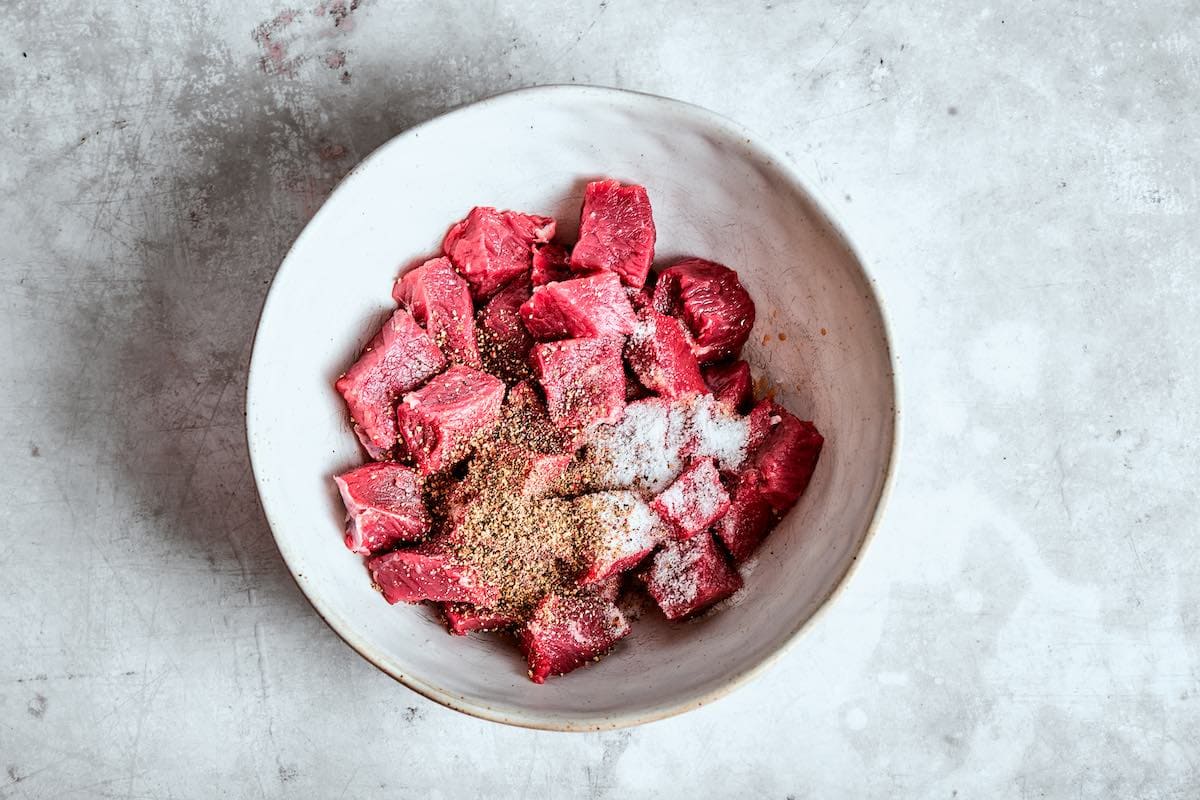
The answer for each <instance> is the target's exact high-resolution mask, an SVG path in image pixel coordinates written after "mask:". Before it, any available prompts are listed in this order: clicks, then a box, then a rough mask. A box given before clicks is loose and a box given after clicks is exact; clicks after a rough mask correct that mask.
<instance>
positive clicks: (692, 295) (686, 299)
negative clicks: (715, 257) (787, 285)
mask: <svg viewBox="0 0 1200 800" xmlns="http://www.w3.org/2000/svg"><path fill="white" fill-rule="evenodd" d="M654 307H655V308H656V309H658V310H659V311H661V312H662V313H664V314H670V315H671V316H674V317H679V318H680V319H682V320H683V321H684V323H685V324H686V325H687V328H688V331H689V332H690V333H691V335H692V345H693V348H694V350H695V353H696V358H697V359H699V361H700V363H701V364H708V363H712V362H714V361H722V360H724V359H727V358H736V357H737V356H738V354H739V353H740V352H741V350H742V345H744V344H745V343H746V340H747V339H748V338H750V329H751V328H753V327H754V301H753V300H751V299H750V294H749V292H747V291H746V287H744V286H742V282H741V281H739V280H738V276H737V273H736V272H734V271H733V270H731V269H730V268H729V267H726V266H723V265H721V264H717V263H716V262H713V261H705V260H704V259H702V258H689V259H685V260H683V261H680V262H679V263H677V264H675V265H673V266H670V267H667V268H666V269H664V270H663V271H662V272H661V273H659V275H658V282H657V283H656V284H655V285H654Z"/></svg>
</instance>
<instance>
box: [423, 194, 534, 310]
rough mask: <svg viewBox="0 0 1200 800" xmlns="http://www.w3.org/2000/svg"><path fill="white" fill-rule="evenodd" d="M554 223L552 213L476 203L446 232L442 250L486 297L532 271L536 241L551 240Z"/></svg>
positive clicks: (476, 292) (473, 290) (476, 291)
mask: <svg viewBox="0 0 1200 800" xmlns="http://www.w3.org/2000/svg"><path fill="white" fill-rule="evenodd" d="M554 227H555V225H554V220H553V219H550V218H549V217H539V216H537V215H534V214H519V213H517V212H515V211H498V210H496V209H494V208H488V207H483V206H477V207H475V208H473V209H471V212H470V213H469V214H467V216H466V218H465V219H463V220H461V221H459V222H456V223H454V225H452V226H451V227H450V230H449V231H447V232H446V238H445V239H444V240H443V241H442V250H443V251H444V252H445V253H446V255H447V256H448V257H449V258H450V261H451V262H453V263H454V268H455V269H457V270H458V271H459V273H460V274H461V275H462V276H463V277H464V278H466V279H467V283H469V284H471V293H472V295H473V296H474V297H475V299H476V300H479V301H483V300H487V299H488V298H490V297H491V296H492V295H494V294H495V293H496V292H497V291H499V290H500V287H502V286H503V285H504V284H506V283H508V282H509V281H510V280H512V279H513V278H515V277H517V276H518V275H522V274H524V273H526V272H528V271H529V269H530V267H531V265H532V262H533V248H534V245H535V244H544V243H546V242H549V241H550V240H551V239H552V238H553V237H554Z"/></svg>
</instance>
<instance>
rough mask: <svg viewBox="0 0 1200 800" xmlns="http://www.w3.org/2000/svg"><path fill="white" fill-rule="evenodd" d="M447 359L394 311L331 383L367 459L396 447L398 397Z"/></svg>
mask: <svg viewBox="0 0 1200 800" xmlns="http://www.w3.org/2000/svg"><path fill="white" fill-rule="evenodd" d="M445 366H446V358H445V356H443V355H442V351H441V350H439V349H438V348H437V345H435V344H434V343H433V340H432V339H431V338H429V335H428V334H426V333H425V331H424V330H422V329H421V326H420V325H418V324H417V322H416V320H414V319H413V318H412V315H411V314H409V313H408V312H407V311H405V310H403V309H400V310H398V311H396V312H395V313H394V314H392V316H391V317H390V318H389V319H388V321H387V322H385V323H384V325H383V328H382V329H380V331H379V333H377V334H375V336H374V338H372V339H371V341H370V342H369V343H368V344H367V346H366V348H364V349H363V352H362V355H360V356H359V357H358V361H355V362H354V366H352V367H350V369H348V370H346V374H345V375H343V376H342V377H340V378H338V380H337V383H336V384H335V386H336V388H337V390H338V392H339V393H340V394H341V395H342V397H343V398H345V400H346V405H347V406H349V408H350V418H351V419H352V420H354V424H355V433H357V434H358V438H359V439H360V440H362V443H363V446H364V447H365V448H366V449H367V453H368V454H370V456H371V458H374V459H376V460H379V459H383V458H386V457H387V456H388V455H389V454H390V453H391V451H392V448H393V447H395V445H396V414H395V408H396V400H397V398H399V397H400V395H402V394H404V393H405V392H409V391H412V390H413V389H415V388H417V387H418V386H420V385H421V384H422V383H424V382H425V381H426V380H427V379H428V378H430V377H432V376H434V375H436V374H437V373H439V372H441V371H442V369H444V368H445Z"/></svg>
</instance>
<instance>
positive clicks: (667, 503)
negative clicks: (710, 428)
mask: <svg viewBox="0 0 1200 800" xmlns="http://www.w3.org/2000/svg"><path fill="white" fill-rule="evenodd" d="M650 507H651V508H652V509H654V512H655V513H656V514H658V516H659V518H661V519H662V520H664V521H665V522H667V523H668V524H669V525H670V526H671V529H672V531H673V532H674V534H675V537H676V538H678V539H689V538H691V537H692V536H695V535H696V534H697V533H700V532H701V531H703V530H705V529H707V528H708V526H709V525H712V524H713V523H714V522H716V521H717V518H719V517H720V516H721V515H722V514H724V513H725V512H726V511H728V510H729V493H728V492H726V491H725V487H724V486H723V485H722V484H721V474H720V473H719V472H718V471H717V464H716V462H715V461H713V460H712V459H711V458H701V459H699V460H697V461H693V462H692V463H691V464H690V465H688V468H687V469H685V470H684V471H683V472H681V473H680V474H679V477H678V478H676V479H675V482H674V483H672V484H671V485H670V486H669V487H668V488H667V490H666V491H665V492H663V493H662V494H660V495H659V496H658V497H656V498H654V501H653V502H651V503H650Z"/></svg>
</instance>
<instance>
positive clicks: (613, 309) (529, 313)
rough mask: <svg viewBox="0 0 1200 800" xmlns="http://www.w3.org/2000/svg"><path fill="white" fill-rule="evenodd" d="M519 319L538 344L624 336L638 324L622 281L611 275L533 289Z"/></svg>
mask: <svg viewBox="0 0 1200 800" xmlns="http://www.w3.org/2000/svg"><path fill="white" fill-rule="evenodd" d="M521 319H522V320H523V321H524V322H525V327H526V328H527V329H528V330H529V332H530V333H531V334H533V338H535V339H538V340H540V341H547V340H551V339H575V338H583V337H588V336H624V335H625V334H627V333H632V332H633V329H634V325H635V323H636V322H637V319H636V317H634V314H633V306H631V305H630V304H629V297H628V296H627V295H626V294H625V290H624V289H623V288H622V287H621V279H620V278H618V277H617V276H616V274H614V273H612V272H597V273H595V274H594V275H586V276H584V277H582V278H572V279H571V280H567V281H556V282H553V283H547V284H546V285H545V286H538V287H536V288H535V289H534V290H533V295H532V296H531V297H530V298H529V299H528V300H527V301H525V304H524V305H523V306H521Z"/></svg>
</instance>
